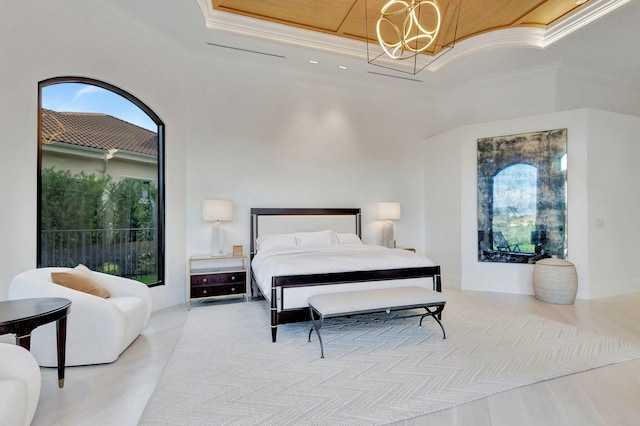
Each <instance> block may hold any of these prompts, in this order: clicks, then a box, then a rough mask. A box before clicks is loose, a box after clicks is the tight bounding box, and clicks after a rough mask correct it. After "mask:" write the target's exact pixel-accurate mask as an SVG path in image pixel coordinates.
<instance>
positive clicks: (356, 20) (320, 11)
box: [211, 0, 581, 53]
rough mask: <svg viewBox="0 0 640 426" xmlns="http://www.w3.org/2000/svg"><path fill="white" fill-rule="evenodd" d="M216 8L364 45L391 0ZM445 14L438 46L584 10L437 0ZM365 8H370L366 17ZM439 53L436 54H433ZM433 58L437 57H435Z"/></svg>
mask: <svg viewBox="0 0 640 426" xmlns="http://www.w3.org/2000/svg"><path fill="white" fill-rule="evenodd" d="M211 1H212V4H213V8H214V9H217V10H222V11H225V12H230V13H236V14H240V15H245V16H249V17H252V18H257V19H263V20H267V21H272V22H278V23H281V24H285V25H291V26H296V27H300V28H305V29H309V30H312V31H321V32H324V33H329V34H334V35H338V36H342V37H349V38H354V39H358V40H366V36H367V28H369V34H368V35H369V38H371V39H374V38H375V27H376V21H377V20H378V18H379V17H380V10H381V9H382V6H383V5H384V4H386V3H387V2H388V1H389V0H286V1H285V0H211ZM437 1H438V4H439V6H440V8H441V13H442V16H443V18H442V27H441V28H442V29H441V36H440V37H439V40H438V41H437V44H438V45H440V46H442V45H447V44H449V43H451V42H452V41H454V35H455V41H459V40H464V39H467V38H470V37H473V36H476V35H478V34H482V33H486V32H489V31H494V30H498V29H504V28H511V27H518V26H538V27H540V26H542V27H544V26H547V25H550V24H552V23H553V22H554V21H556V20H557V19H558V18H560V17H563V16H566V15H567V14H568V13H571V12H572V11H574V10H575V9H577V8H579V7H581V6H577V5H576V4H575V0H462V3H461V6H460V19H459V21H458V25H457V33H456V26H455V22H456V16H457V9H458V4H459V2H460V0H437ZM365 6H366V8H367V9H368V10H367V13H365ZM435 52H436V53H437V49H436V51H435ZM431 53H434V52H431Z"/></svg>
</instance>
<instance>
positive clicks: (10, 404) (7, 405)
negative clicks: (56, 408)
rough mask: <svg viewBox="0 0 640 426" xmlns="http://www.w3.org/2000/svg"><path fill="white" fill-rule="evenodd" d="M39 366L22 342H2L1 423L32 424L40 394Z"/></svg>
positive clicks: (0, 361)
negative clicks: (17, 344)
mask: <svg viewBox="0 0 640 426" xmlns="http://www.w3.org/2000/svg"><path fill="white" fill-rule="evenodd" d="M40 385H41V376H40V367H38V363H37V362H36V360H35V358H34V357H33V355H31V354H30V353H29V351H28V350H26V349H24V348H23V347H21V346H16V345H12V344H10V343H0V424H2V425H7V426H9V425H11V426H14V425H15V426H29V425H30V424H31V420H33V415H34V414H35V412H36V408H38V399H39V398H40Z"/></svg>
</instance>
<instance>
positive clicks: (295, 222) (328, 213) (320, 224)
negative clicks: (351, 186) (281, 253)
mask: <svg viewBox="0 0 640 426" xmlns="http://www.w3.org/2000/svg"><path fill="white" fill-rule="evenodd" d="M325 229H332V230H334V231H336V232H353V233H355V234H357V235H358V236H359V237H362V232H361V217H360V209H341V208H336V209H333V208H328V209H327V208H252V209H251V244H250V245H251V247H250V252H251V258H253V256H254V254H255V249H256V239H257V238H258V237H259V236H260V235H268V234H287V233H291V232H313V231H323V230H325Z"/></svg>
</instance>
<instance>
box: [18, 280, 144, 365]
mask: <svg viewBox="0 0 640 426" xmlns="http://www.w3.org/2000/svg"><path fill="white" fill-rule="evenodd" d="M70 269H71V268H39V269H32V270H29V271H26V272H23V273H21V274H19V275H17V276H16V277H15V278H14V279H13V280H12V281H11V283H10V284H9V299H28V298H34V297H64V298H66V299H69V300H71V310H70V313H69V316H68V317H67V350H66V361H65V365H66V366H73V365H88V364H104V363H110V362H113V361H115V360H116V359H117V358H118V356H120V354H121V353H122V352H123V351H124V350H125V349H126V348H127V347H128V346H129V345H130V344H131V343H132V342H133V341H134V340H135V339H136V337H138V335H140V333H141V332H142V330H143V329H144V328H145V326H146V325H147V322H148V321H149V317H150V316H151V291H150V290H149V288H148V287H147V286H146V285H145V284H142V283H140V282H138V281H134V280H131V279H128V278H122V277H117V276H115V275H108V274H103V273H100V272H93V274H95V277H96V278H97V279H98V280H99V282H100V284H101V285H102V286H103V287H104V288H106V289H107V290H108V291H109V292H110V293H111V297H109V298H107V299H103V298H101V297H98V296H94V295H91V294H87V293H84V292H81V291H77V290H73V289H70V288H67V287H63V286H61V285H58V284H55V283H53V282H52V280H51V272H61V271H69V270H70ZM56 347H57V346H56V327H55V323H50V324H45V325H43V326H41V327H38V328H36V329H35V330H33V333H32V335H31V353H32V354H33V355H34V356H35V358H36V360H37V361H38V363H39V364H40V365H41V366H43V367H56V366H57V365H58V361H57V350H56Z"/></svg>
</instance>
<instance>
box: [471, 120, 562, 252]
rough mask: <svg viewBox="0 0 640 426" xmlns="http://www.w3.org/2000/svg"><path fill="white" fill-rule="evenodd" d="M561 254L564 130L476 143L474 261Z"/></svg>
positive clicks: (509, 136) (496, 138)
mask: <svg viewBox="0 0 640 426" xmlns="http://www.w3.org/2000/svg"><path fill="white" fill-rule="evenodd" d="M566 255H567V129H557V130H547V131H541V132H532V133H523V134H518V135H508V136H496V137H490V138H481V139H478V261H480V262H501V263H535V262H536V260H538V259H542V258H545V257H551V256H555V257H559V258H562V259H564V258H566Z"/></svg>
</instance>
